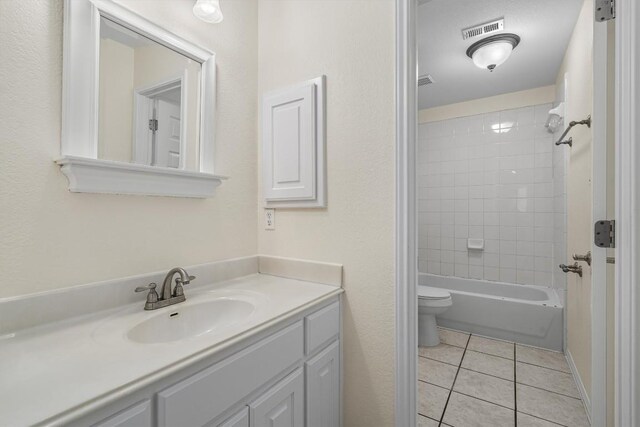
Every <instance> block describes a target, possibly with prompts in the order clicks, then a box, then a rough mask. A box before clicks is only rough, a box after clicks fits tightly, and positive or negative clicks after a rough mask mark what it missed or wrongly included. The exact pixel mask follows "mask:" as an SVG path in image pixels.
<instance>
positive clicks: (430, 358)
mask: <svg viewBox="0 0 640 427" xmlns="http://www.w3.org/2000/svg"><path fill="white" fill-rule="evenodd" d="M458 348H461V347H458ZM418 357H422V358H423V359H429V360H433V361H435V362H440V363H444V364H445V365H449V366H455V367H457V366H458V365H454V364H453V363H449V362H443V361H442V360H438V359H434V358H433V357H427V356H420V355H418ZM460 363H462V361H460Z"/></svg>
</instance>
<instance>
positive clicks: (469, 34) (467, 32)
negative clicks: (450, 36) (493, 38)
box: [462, 18, 504, 40]
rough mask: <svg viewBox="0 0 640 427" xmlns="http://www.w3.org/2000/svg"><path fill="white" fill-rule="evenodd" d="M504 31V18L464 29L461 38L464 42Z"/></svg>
mask: <svg viewBox="0 0 640 427" xmlns="http://www.w3.org/2000/svg"><path fill="white" fill-rule="evenodd" d="M503 29H504V18H500V19H496V20H494V21H490V22H485V23H484V24H480V25H474V26H473V27H469V28H465V29H464V30H462V38H463V39H464V40H466V39H469V38H473V37H479V36H484V35H485V34H491V33H495V32H497V31H502V30H503Z"/></svg>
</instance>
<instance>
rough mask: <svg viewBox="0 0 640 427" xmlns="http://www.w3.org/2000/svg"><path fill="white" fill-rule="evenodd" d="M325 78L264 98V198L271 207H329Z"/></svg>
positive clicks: (273, 93)
mask: <svg viewBox="0 0 640 427" xmlns="http://www.w3.org/2000/svg"><path fill="white" fill-rule="evenodd" d="M324 80H325V79H324V76H323V77H319V78H317V79H313V80H310V81H308V82H305V83H303V84H300V85H298V86H295V87H290V88H287V89H281V90H277V91H273V92H271V93H268V94H266V95H265V96H264V99H263V105H262V156H263V157H262V160H263V162H262V171H263V176H262V179H263V196H264V198H265V201H266V202H267V205H268V206H273V207H324V206H325V204H326V203H325V200H326V197H325V196H326V195H325V178H326V174H325V169H326V168H325V160H324V158H325V123H324V116H325V114H324V113H325V112H324V108H325V106H324Z"/></svg>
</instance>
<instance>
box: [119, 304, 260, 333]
mask: <svg viewBox="0 0 640 427" xmlns="http://www.w3.org/2000/svg"><path fill="white" fill-rule="evenodd" d="M254 310H255V305H254V304H252V303H251V302H248V301H243V300H239V299H233V298H219V299H216V300H213V301H206V302H201V303H195V304H191V305H184V306H182V307H180V305H179V304H178V305H177V306H175V307H169V308H168V309H162V311H163V312H162V313H160V314H158V315H156V316H153V317H151V318H149V319H146V320H144V321H142V322H140V323H138V324H137V325H135V326H134V327H133V328H131V329H130V330H129V331H128V333H127V338H129V339H130V340H131V341H135V342H138V343H145V344H153V343H164V342H171V341H178V340H181V339H185V338H191V337H195V336H198V335H203V334H206V333H209V332H212V331H213V330H215V329H217V328H221V327H225V326H229V325H232V324H234V323H238V322H241V321H243V320H245V319H247V318H248V317H249V316H250V315H251V314H252V313H253V311H254Z"/></svg>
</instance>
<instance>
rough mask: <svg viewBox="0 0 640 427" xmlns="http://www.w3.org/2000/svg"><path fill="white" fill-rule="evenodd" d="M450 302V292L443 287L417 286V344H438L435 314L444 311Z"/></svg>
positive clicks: (428, 345) (424, 345)
mask: <svg viewBox="0 0 640 427" xmlns="http://www.w3.org/2000/svg"><path fill="white" fill-rule="evenodd" d="M451 304H452V300H451V294H450V293H449V292H447V291H445V290H444V289H440V288H432V287H429V286H424V285H419V286H418V345H420V346H421V347H433V346H436V345H438V344H440V335H439V334H438V327H437V326H438V325H437V324H436V315H438V314H442V313H444V312H445V311H446V310H447V309H448V308H449V307H451Z"/></svg>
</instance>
